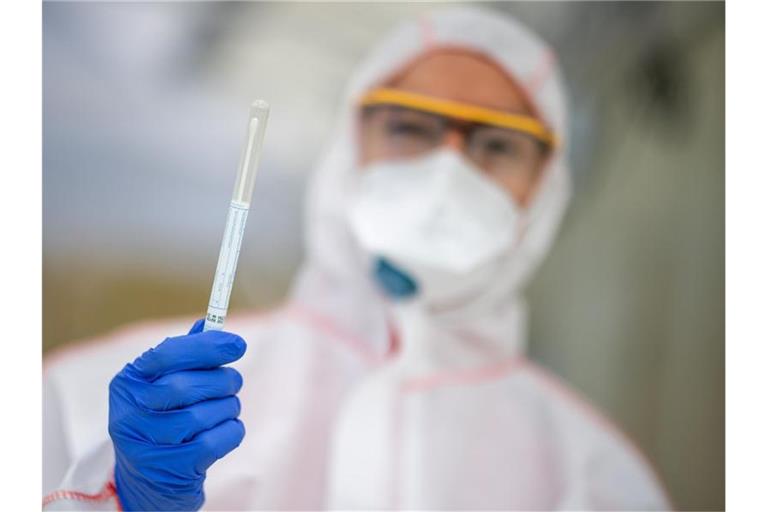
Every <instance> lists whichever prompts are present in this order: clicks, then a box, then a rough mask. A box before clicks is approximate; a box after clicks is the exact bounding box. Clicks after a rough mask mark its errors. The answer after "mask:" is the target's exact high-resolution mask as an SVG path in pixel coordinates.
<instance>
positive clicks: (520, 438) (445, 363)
mask: <svg viewBox="0 0 768 512" xmlns="http://www.w3.org/2000/svg"><path fill="white" fill-rule="evenodd" d="M446 47H452V48H465V49H470V50H473V51H475V52H481V53H483V54H485V55H486V56H487V57H489V58H491V59H493V60H494V61H495V62H496V63H497V64H499V65H500V66H501V67H502V68H503V69H505V70H507V71H508V73H509V74H510V76H511V77H513V78H514V79H515V80H516V81H517V83H518V85H519V86H520V87H522V89H523V90H524V91H525V92H526V93H527V95H528V96H529V100H530V102H531V103H532V104H533V105H534V106H535V108H536V110H537V114H538V115H539V116H540V118H541V119H543V120H544V121H545V122H546V123H547V124H549V125H550V126H551V127H553V128H554V130H555V133H556V134H558V135H559V136H560V138H561V139H562V142H563V143H562V144H561V145H560V146H559V149H558V150H556V151H555V154H554V155H553V156H552V158H551V159H550V160H549V162H548V166H547V168H546V169H545V171H544V172H545V175H544V177H543V181H542V183H541V185H540V187H539V189H538V192H537V195H536V197H535V198H534V200H533V202H532V204H531V205H530V207H529V210H528V212H527V216H526V230H525V232H524V236H523V238H522V240H521V242H520V244H519V245H518V246H517V248H516V250H515V253H514V255H511V256H510V258H509V259H508V264H507V265H506V267H505V269H504V271H503V272H501V273H500V274H499V275H498V278H497V279H496V280H495V281H494V283H493V284H492V285H490V286H489V287H488V289H487V291H486V293H485V294H484V295H483V296H482V297H480V298H479V299H478V300H476V301H474V302H473V303H472V304H467V305H465V306H464V307H460V308H458V309H456V310H452V311H451V312H449V313H440V314H437V313H435V314H426V315H414V314H413V312H411V311H409V310H408V308H407V307H405V308H400V307H398V306H395V305H393V304H392V303H391V302H389V301H388V300H387V299H386V297H385V296H384V295H382V293H381V292H380V291H378V289H377V288H376V287H375V284H374V283H373V281H372V279H371V277H370V268H369V267H370V261H369V260H368V258H367V257H366V256H364V255H363V253H362V251H361V249H360V248H359V247H358V245H357V244H356V242H355V241H354V239H353V238H352V236H351V234H350V231H349V228H348V224H347V220H346V218H345V216H344V210H343V207H342V205H344V204H345V201H346V198H345V193H346V191H347V190H348V186H347V184H348V181H349V179H350V176H351V175H352V173H353V172H355V170H356V165H355V162H356V154H355V148H356V144H355V143H356V140H355V137H354V135H355V122H356V121H355V115H354V113H355V100H356V99H357V98H359V97H360V96H361V95H362V93H363V92H365V91H367V90H369V89H370V88H371V87H373V86H376V85H379V84H380V83H382V82H383V81H384V80H386V78H387V77H389V76H391V75H392V74H393V73H395V72H397V71H398V70H400V69H402V68H403V67H404V66H406V65H407V64H408V63H409V62H411V61H412V60H413V59H415V58H417V57H419V56H422V55H424V54H425V52H430V51H433V50H436V49H441V48H446ZM565 128H566V105H565V97H564V90H563V86H562V83H561V79H560V75H559V72H558V69H557V65H556V63H555V57H554V54H553V52H552V51H551V50H550V49H549V48H548V47H547V46H546V45H545V44H544V43H543V42H542V41H541V40H539V39H538V38H537V37H536V36H535V35H534V34H532V33H531V32H530V31H529V30H527V29H526V28H525V27H523V26H521V25H519V24H518V23H516V22H514V21H513V20H508V19H502V18H500V17H498V16H497V15H491V14H488V13H486V12H483V11H479V10H476V9H469V8H453V9H449V10H446V11H438V12H435V13H432V14H429V15H426V16H424V17H422V18H421V19H419V20H417V21H414V22H410V23H406V24H404V25H402V26H400V27H399V28H397V29H396V30H395V31H394V33H393V34H391V35H390V36H389V37H388V38H386V39H385V40H384V41H383V43H382V44H380V45H379V46H378V47H377V48H375V49H374V51H373V53H372V55H371V57H370V58H369V59H367V61H366V62H365V63H364V65H363V66H362V68H361V69H360V70H359V72H358V73H357V74H356V75H355V76H354V78H353V80H352V82H351V84H350V86H349V88H348V90H347V93H346V101H345V104H344V107H343V112H342V116H341V123H340V126H339V127H338V132H337V133H336V136H335V138H334V140H333V144H332V146H331V147H330V150H329V151H328V153H326V155H325V157H324V159H323V161H322V162H321V165H320V166H319V168H318V169H316V172H315V174H314V175H313V181H312V183H311V185H310V188H309V205H308V208H307V217H306V219H307V252H308V255H307V260H306V262H305V264H304V266H303V268H302V271H301V274H300V276H299V278H298V279H297V282H296V284H295V286H294V289H293V290H292V292H291V294H290V298H289V300H288V301H287V303H286V305H285V306H283V307H281V308H280V309H278V310H276V311H273V312H270V313H267V314H264V315H244V316H237V315H235V316H233V317H232V318H230V319H229V320H228V323H227V326H226V328H227V330H229V331H232V332H235V333H237V334H239V335H241V336H242V337H243V338H245V340H246V341H247V342H248V344H249V348H248V351H247V353H246V355H245V356H244V358H243V359H242V360H240V361H238V362H237V363H236V364H234V367H236V368H237V369H238V370H239V371H240V372H241V373H242V375H243V377H244V385H243V388H242V391H241V393H240V395H239V396H240V399H241V402H242V413H241V419H242V421H243V422H244V424H245V427H246V436H245V439H244V441H243V443H242V444H241V446H240V447H239V448H237V449H235V450H234V451H233V452H232V453H230V454H229V455H227V456H226V457H224V458H223V459H222V460H220V461H218V462H217V463H215V464H214V465H213V466H212V467H211V468H210V469H209V471H208V476H207V480H206V482H205V491H206V503H205V506H204V508H205V509H211V510H215V509H229V510H239V509H264V508H267V509H321V508H366V509H369V508H377V509H392V508H411V509H529V510H532V509H646V510H648V509H664V508H668V507H669V506H670V503H669V501H668V499H667V497H666V495H665V493H664V490H663V487H662V485H661V484H660V482H659V480H658V479H657V477H656V476H655V474H654V472H653V471H652V469H651V468H650V466H649V465H648V463H647V462H646V461H645V459H644V458H643V456H642V455H641V454H640V452H639V451H638V450H636V449H635V448H634V447H633V445H632V444H631V443H630V442H628V440H627V439H626V438H625V437H624V436H623V435H622V434H621V433H620V432H619V431H617V430H616V429H615V428H614V427H612V426H611V424H610V423H609V422H608V421H606V420H605V419H603V418H602V417H601V416H600V415H599V414H597V413H596V412H595V411H594V410H593V409H592V408H591V407H590V406H589V405H587V404H586V403H585V402H584V401H582V400H581V399H579V398H578V397H577V396H576V395H575V394H574V393H573V392H571V391H569V390H568V389H567V388H566V387H565V386H564V385H563V384H561V383H559V382H558V381H557V380H556V379H555V378H554V377H552V376H551V375H549V374H547V373H546V372H545V371H543V370H542V369H540V368H538V367H537V366H536V365H535V364H533V363H532V362H530V361H528V360H527V359H526V358H525V356H524V353H523V352H524V347H525V337H526V333H525V319H526V313H525V304H524V302H523V300H522V298H521V296H520V293H521V288H522V286H523V285H524V284H525V282H526V281H527V280H528V279H529V278H530V276H531V274H532V273H533V271H534V270H535V268H536V267H537V265H538V264H539V262H540V261H541V259H542V258H543V256H544V255H545V254H546V252H547V250H548V249H549V247H550V245H551V243H552V240H553V238H554V236H555V233H556V231H557V228H558V225H559V223H560V220H561V217H562V215H563V212H564V210H565V208H566V204H567V202H568V197H569V193H570V182H569V174H568V168H567V163H566V161H565V160H564V156H563V153H564V151H565V147H566V144H565V140H564V137H565ZM192 322H193V319H191V318H185V319H178V320H175V321H167V322H150V323H143V324H140V325H136V326H131V327H128V328H124V329H121V330H118V331H116V332H114V333H113V334H111V335H109V336H107V337H105V338H101V339H97V340H93V342H92V343H87V344H81V345H79V346H77V347H75V348H73V349H70V350H68V351H65V352H63V353H60V354H58V355H55V356H53V357H50V358H49V359H48V361H47V363H46V369H45V371H44V418H43V421H44V460H43V466H44V484H43V485H44V493H45V494H44V495H45V498H44V505H45V506H46V508H47V509H51V510H53V509H87V508H96V509H105V508H106V509H110V508H111V509H115V508H119V503H118V501H117V499H116V497H115V492H114V484H113V483H112V471H113V464H114V455H113V448H112V444H111V441H110V439H109V437H108V434H107V416H108V411H107V407H108V401H107V399H108V396H107V395H108V383H109V381H110V379H111V378H112V377H113V376H114V375H115V374H116V373H117V372H118V371H119V370H120V369H121V368H122V366H123V365H124V364H126V363H127V362H130V361H132V360H133V359H134V358H135V357H137V356H138V355H139V354H141V353H142V352H143V351H144V350H146V349H147V348H149V347H150V346H154V345H156V344H157V343H159V342H160V341H161V340H163V339H164V338H165V337H167V336H175V335H179V334H184V333H186V332H187V330H188V329H189V327H190V326H191V324H192Z"/></svg>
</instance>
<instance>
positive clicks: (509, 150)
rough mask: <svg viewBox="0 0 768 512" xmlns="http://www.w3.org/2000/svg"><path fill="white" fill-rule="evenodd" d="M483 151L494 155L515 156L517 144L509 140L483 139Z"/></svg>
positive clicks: (517, 151) (517, 150) (517, 149)
mask: <svg viewBox="0 0 768 512" xmlns="http://www.w3.org/2000/svg"><path fill="white" fill-rule="evenodd" d="M483 149H484V150H485V152H486V153H487V154H489V155H495V156H501V155H503V156H516V155H517V154H518V153H519V148H518V147H517V145H516V144H515V143H514V142H513V141H510V140H506V139H502V138H493V139H489V140H486V141H485V144H484V148H483Z"/></svg>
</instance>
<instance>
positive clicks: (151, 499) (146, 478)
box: [109, 320, 245, 510]
mask: <svg viewBox="0 0 768 512" xmlns="http://www.w3.org/2000/svg"><path fill="white" fill-rule="evenodd" d="M202 328H203V321H202V320H200V321H198V322H197V323H195V325H194V326H193V327H192V330H190V332H189V334H188V335H186V336H177V337H175V338H166V339H165V341H163V342H162V343H160V344H159V345H158V346H157V347H155V348H153V349H149V350H148V351H146V352H144V353H143V354H142V355H141V356H139V357H138V358H137V359H136V360H135V361H134V362H133V363H129V364H127V365H125V367H124V368H123V369H122V371H120V373H118V374H117V375H116V376H115V378H114V379H112V382H111V383H110V385H109V435H110V436H111V437H112V443H113V444H114V446H115V485H116V487H117V494H118V497H119V498H120V502H121V503H122V505H123V508H124V509H125V510H197V509H199V508H200V507H201V506H202V505H203V501H204V500H205V496H204V494H203V481H204V480H205V471H206V470H207V469H208V467H209V466H210V465H211V464H213V463H214V462H216V460H218V459H220V458H221V457H223V456H224V455H226V454H227V453H229V452H230V451H232V450H233V449H235V448H236V447H237V446H238V445H239V444H240V442H241V441H242V440H243V436H244V435H245V429H244V427H243V424H242V422H241V421H240V420H238V419H236V418H237V417H238V415H239V414H240V401H239V399H238V398H237V397H236V396H235V394H236V393H237V392H238V391H239V390H240V387H241V386H242V383H243V378H242V377H241V376H240V374H239V373H238V372H237V370H235V369H233V368H222V367H221V365H223V364H227V363H231V362H232V361H236V360H238V359H240V357H242V355H243V354H244V353H245V341H243V339H242V338H241V337H239V336H237V335H235V334H231V333H227V332H221V331H207V332H201V331H202Z"/></svg>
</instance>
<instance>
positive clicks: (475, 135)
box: [360, 88, 556, 173]
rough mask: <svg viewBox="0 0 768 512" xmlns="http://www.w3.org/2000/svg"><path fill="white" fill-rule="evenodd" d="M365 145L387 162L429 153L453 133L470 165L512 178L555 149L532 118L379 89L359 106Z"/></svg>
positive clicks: (551, 139)
mask: <svg viewBox="0 0 768 512" xmlns="http://www.w3.org/2000/svg"><path fill="white" fill-rule="evenodd" d="M360 106H361V107H362V111H363V116H362V121H363V136H364V138H365V140H364V143H366V144H368V146H369V148H372V152H373V153H374V154H376V155H377V156H379V157H383V158H409V157H418V156H421V155H424V154H427V153H429V152H430V151H432V150H434V149H436V148H437V147H439V146H440V145H442V144H443V143H444V142H445V138H446V135H447V133H448V132H449V131H451V130H453V131H459V132H461V134H462V135H463V139H464V144H463V146H464V147H463V150H464V152H465V154H466V155H467V157H469V158H470V160H472V161H474V162H475V163H476V164H477V165H478V166H480V167H481V168H483V169H486V170H487V171H490V172H501V173H512V172H516V171H519V170H525V169H526V168H529V167H531V166H533V165H535V162H536V161H537V160H538V159H539V158H540V157H541V155H542V154H543V153H545V152H546V151H548V150H549V149H550V148H552V147H553V146H554V145H555V144H556V140H555V137H554V135H553V134H552V133H551V132H550V131H549V130H548V129H547V128H546V126H544V125H543V124H542V123H541V122H540V121H538V120H537V119H534V118H532V117H528V116H523V115H518V114H511V113H508V112H502V111H497V110H491V109H486V108H482V107H477V106H474V105H467V104H463V103H458V102H453V101H447V100H443V99H438V98H434V97H430V96H425V95H420V94H415V93H411V92H406V91H401V90H397V89H386V88H382V89H375V90H373V91H370V92H369V93H368V94H366V95H365V96H364V97H363V98H362V100H361V101H360Z"/></svg>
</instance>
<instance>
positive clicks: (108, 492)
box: [43, 482, 122, 510]
mask: <svg viewBox="0 0 768 512" xmlns="http://www.w3.org/2000/svg"><path fill="white" fill-rule="evenodd" d="M112 498H115V500H117V490H116V489H115V484H113V483H112V482H107V483H106V484H104V487H103V488H102V489H101V491H99V492H98V493H97V494H87V493H84V492H80V491H70V490H68V489H59V490H56V491H53V492H52V493H50V494H48V495H47V496H45V497H44V498H43V507H45V506H47V505H50V504H51V503H53V502H54V501H57V500H61V499H68V500H77V501H89V502H95V501H106V500H108V499H112ZM117 504H118V506H117V509H118V510H122V508H121V507H120V502H119V501H117Z"/></svg>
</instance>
